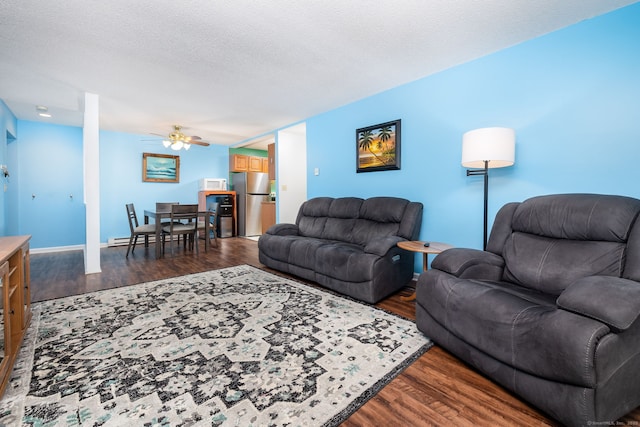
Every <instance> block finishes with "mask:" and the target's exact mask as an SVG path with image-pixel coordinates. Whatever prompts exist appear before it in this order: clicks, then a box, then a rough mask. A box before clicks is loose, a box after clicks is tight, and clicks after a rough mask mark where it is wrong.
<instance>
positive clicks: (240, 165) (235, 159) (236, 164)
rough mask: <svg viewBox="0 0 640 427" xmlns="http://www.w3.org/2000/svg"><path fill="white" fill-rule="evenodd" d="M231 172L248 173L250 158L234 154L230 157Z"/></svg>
mask: <svg viewBox="0 0 640 427" xmlns="http://www.w3.org/2000/svg"><path fill="white" fill-rule="evenodd" d="M229 170H230V171H231V172H248V171H249V156H247V155H244V154H232V155H230V156H229Z"/></svg>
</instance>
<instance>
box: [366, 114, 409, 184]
mask: <svg viewBox="0 0 640 427" xmlns="http://www.w3.org/2000/svg"><path fill="white" fill-rule="evenodd" d="M398 169H400V119H398V120H394V121H392V122H386V123H380V124H379V125H374V126H367V127H365V128H360V129H356V172H358V173H360V172H376V171H387V170H398Z"/></svg>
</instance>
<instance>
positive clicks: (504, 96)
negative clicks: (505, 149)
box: [0, 3, 640, 271]
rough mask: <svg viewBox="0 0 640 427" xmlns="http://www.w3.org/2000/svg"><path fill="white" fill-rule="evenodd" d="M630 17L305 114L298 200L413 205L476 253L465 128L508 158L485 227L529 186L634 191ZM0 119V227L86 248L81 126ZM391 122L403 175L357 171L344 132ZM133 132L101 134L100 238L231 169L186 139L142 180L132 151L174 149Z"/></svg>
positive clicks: (639, 188)
mask: <svg viewBox="0 0 640 427" xmlns="http://www.w3.org/2000/svg"><path fill="white" fill-rule="evenodd" d="M639 22H640V3H638V4H633V5H631V6H627V7H625V8H622V9H619V10H617V11H614V12H612V13H609V14H606V15H602V16H600V17H596V18H594V19H591V20H587V21H583V22H581V23H578V24H576V25H573V26H570V27H568V28H565V29H562V30H560V31H556V32H553V33H550V34H547V35H545V36H542V37H538V38H536V39H534V40H530V41H527V42H524V43H521V44H519V45H516V46H513V47H510V48H508V49H504V50H502V51H499V52H496V53H494V54H491V55H488V56H485V57H482V58H479V59H477V60H475V61H471V62H468V63H465V64H462V65H459V66H457V67H454V68H451V69H448V70H445V71H442V72H440V73H438V74H435V75H432V76H429V77H426V78H423V79H420V80H417V81H415V82H412V83H409V84H406V85H403V86H400V87H397V88H394V89H391V90H388V91H386V92H383V93H380V94H376V95H373V96H370V97H368V98H365V99H362V100H360V101H358V102H354V103H352V104H349V105H345V106H343V107H341V108H337V109H334V110H331V111H327V112H325V113H323V114H320V115H317V116H314V117H311V118H309V119H308V120H306V129H307V156H308V160H307V166H308V191H307V194H308V197H316V196H334V197H336V196H359V197H371V196H377V195H388V196H399V197H405V198H407V199H410V200H414V201H420V202H422V203H424V206H425V210H424V219H423V224H422V232H421V238H422V239H423V240H431V241H443V242H448V243H451V244H454V245H457V246H465V247H475V248H480V247H481V246H482V199H483V181H482V177H467V176H466V174H465V169H464V168H463V167H462V166H461V165H460V157H461V146H462V134H463V133H464V132H466V131H468V130H472V129H476V128H480V127H487V126H506V127H512V128H514V129H515V130H516V138H517V142H516V163H515V165H514V166H513V167H509V168H503V169H493V170H491V171H490V182H489V217H490V225H491V222H492V220H493V217H494V216H495V214H496V212H497V211H498V209H499V208H500V207H501V206H502V205H504V204H505V203H507V202H510V201H521V200H524V199H526V198H528V197H531V196H535V195H540V194H550V193H564V192H598V193H610V194H622V195H628V196H633V197H638V198H640V185H639V184H638V183H639V182H640V171H639V169H638V167H637V163H638V159H639V158H640V101H639V100H640V55H639V54H638V46H640V25H638V23H639ZM380 72H384V69H383V68H381V71H380ZM0 119H1V120H0V126H1V128H0V145H1V147H0V163H6V164H8V166H9V169H10V171H11V180H10V183H9V185H8V190H7V192H6V193H3V194H2V195H0V203H2V208H3V209H2V210H1V212H0V215H2V214H4V216H0V231H2V230H4V231H3V232H2V233H0V234H2V235H4V234H26V233H28V234H33V235H34V238H33V242H32V243H33V245H32V246H33V247H36V248H41V247H55V246H64V245H73V244H83V243H84V208H83V203H82V191H83V188H82V157H81V156H82V154H81V153H82V130H81V129H80V128H74V127H65V126H55V125H48V124H43V123H35V122H26V121H20V120H18V121H16V119H15V117H14V116H13V114H12V113H11V112H10V111H9V110H8V109H7V108H6V106H5V105H4V103H0ZM395 119H401V120H402V160H401V167H402V168H401V170H398V171H385V172H369V173H360V174H356V172H355V170H356V135H355V130H356V129H357V128H360V127H365V126H370V125H374V124H377V123H383V122H387V121H391V120H395ZM9 128H13V129H14V130H16V129H17V134H16V135H15V136H16V140H15V141H11V142H10V138H9V139H8V138H7V136H6V134H7V132H6V131H7V130H8V129H9ZM144 138H146V137H145V136H140V135H132V134H125V133H117V132H107V131H101V132H100V168H101V171H100V172H101V188H100V192H101V240H102V241H103V242H106V241H107V239H108V238H110V237H124V236H128V234H129V230H128V224H127V218H126V214H125V208H124V205H125V203H128V202H134V203H135V205H136V208H137V210H138V213H139V215H140V216H142V211H143V210H144V209H145V208H150V207H153V204H154V203H155V202H156V201H178V202H181V203H187V202H196V197H197V191H198V187H197V180H198V179H199V178H204V177H213V178H215V177H226V176H228V174H229V170H228V148H227V147H220V146H214V145H212V146H211V147H209V148H202V147H196V146H194V147H192V148H191V150H189V151H188V152H185V151H181V152H179V155H180V159H181V179H180V183H179V184H165V183H143V182H142V153H143V152H152V153H165V154H173V152H172V151H171V150H168V149H165V148H164V147H162V146H161V145H160V144H159V143H158V142H144V141H141V140H142V139H144ZM314 168H318V169H319V171H320V174H319V175H318V176H315V175H314V173H313V171H314ZM0 190H1V188H0ZM71 193H73V194H74V198H73V200H71V199H70V197H69V194H71ZM31 194H36V199H32V198H31ZM61 218H63V219H64V221H69V222H71V225H67V224H66V222H65V224H64V225H63V226H61V225H60V220H61ZM420 269H421V260H420V259H419V257H416V271H420Z"/></svg>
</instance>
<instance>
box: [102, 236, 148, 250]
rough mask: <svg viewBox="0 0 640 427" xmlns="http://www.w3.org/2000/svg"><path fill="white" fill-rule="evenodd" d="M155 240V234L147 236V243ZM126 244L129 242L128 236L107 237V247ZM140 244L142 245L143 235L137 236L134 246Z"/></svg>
mask: <svg viewBox="0 0 640 427" xmlns="http://www.w3.org/2000/svg"><path fill="white" fill-rule="evenodd" d="M155 242H156V236H149V243H155ZM128 244H129V238H128V237H109V238H108V239H107V246H108V247H113V246H127V245H128ZM140 244H143V245H144V236H138V243H137V244H136V246H137V245H140Z"/></svg>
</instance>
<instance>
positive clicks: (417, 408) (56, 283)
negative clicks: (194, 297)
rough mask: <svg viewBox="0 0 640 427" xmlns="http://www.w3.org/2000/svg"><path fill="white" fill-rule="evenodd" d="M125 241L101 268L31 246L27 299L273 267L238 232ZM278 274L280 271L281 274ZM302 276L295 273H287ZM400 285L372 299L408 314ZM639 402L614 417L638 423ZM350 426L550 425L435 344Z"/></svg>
mask: <svg viewBox="0 0 640 427" xmlns="http://www.w3.org/2000/svg"><path fill="white" fill-rule="evenodd" d="M126 250H127V248H126V247H116V248H105V249H102V250H101V266H102V272H101V273H96V274H90V275H85V274H84V264H83V253H82V252H80V251H73V252H58V253H50V254H31V288H32V300H33V301H34V302H37V301H43V300H48V299H53V298H60V297H64V296H69V295H77V294H82V293H86V292H92V291H97V290H101V289H109V288H116V287H120V286H127V285H132V284H136V283H142V282H148V281H152V280H158V279H164V278H169V277H176V276H181V275H184V274H189V273H197V272H201V271H207V270H212V269H218V268H224V267H231V266H234V265H241V264H249V265H253V266H255V267H258V268H262V269H264V270H267V271H270V272H272V273H275V274H280V275H284V274H282V273H279V272H276V271H274V270H270V269H268V268H266V267H265V266H263V265H262V264H260V262H259V261H258V249H257V243H256V242H255V241H252V240H249V239H244V238H228V239H218V247H215V245H214V247H212V248H211V249H210V251H209V252H205V251H204V247H203V245H202V242H201V246H200V253H199V254H198V255H195V254H193V253H191V252H187V253H182V252H181V251H178V252H176V255H174V256H173V257H171V256H167V257H166V258H163V259H161V260H156V259H155V258H154V247H153V245H150V247H149V248H146V249H145V248H144V246H143V245H142V244H140V245H138V246H137V248H136V250H135V253H134V254H132V255H129V258H125V253H126ZM285 276H286V275H285ZM293 279H295V280H298V281H303V280H301V279H298V278H293ZM411 291H412V290H411V289H410V288H407V289H406V290H404V291H403V292H400V293H399V294H396V295H393V296H391V297H389V298H387V299H385V300H383V301H381V302H380V303H378V304H377V306H378V307H381V308H383V309H386V310H388V311H391V312H393V313H396V314H399V315H401V316H404V317H407V318H410V319H415V306H414V302H406V301H402V300H401V299H400V296H401V295H407V294H408V293H410V292H411ZM639 421H640V408H638V409H636V410H635V411H634V412H632V413H631V414H630V415H628V416H627V417H625V418H623V419H621V420H619V422H618V424H616V425H638V422H639ZM342 425H343V426H345V427H355V426H374V425H375V426H430V425H434V426H443V425H455V426H465V425H467V426H472V425H473V426H533V425H558V424H557V423H555V422H553V421H552V420H551V419H549V418H547V417H546V416H545V415H544V414H542V413H541V412H540V411H538V410H536V409H535V408H533V407H531V406H530V405H528V404H527V403H525V402H523V401H521V400H520V399H518V398H517V397H515V396H514V395H512V394H511V393H510V392H508V391H506V390H505V389H503V388H502V387H500V386H498V385H496V384H494V383H493V382H491V381H490V380H488V379H486V378H485V377H483V376H482V375H480V374H478V373H477V372H475V371H474V370H472V369H470V368H469V367H467V366H466V365H465V364H463V363H462V362H460V361H459V360H458V359H456V358H455V357H454V356H452V355H450V354H449V353H448V352H447V351H445V350H443V349H442V348H440V347H438V346H437V345H436V346H434V347H433V348H431V349H430V350H429V351H428V352H427V353H425V354H424V355H423V356H421V357H420V358H419V359H418V360H417V361H416V362H414V363H413V364H412V365H411V366H409V367H408V368H407V369H406V370H405V371H404V372H402V373H401V374H400V375H399V376H398V377H397V378H395V379H394V380H393V381H392V382H391V383H390V384H389V385H387V386H386V387H385V388H384V389H382V391H381V392H380V393H378V394H377V395H376V396H374V397H373V398H372V399H371V400H369V401H368V402H367V403H366V404H365V405H364V406H363V407H362V408H360V409H359V410H358V411H357V412H355V413H354V414H353V415H352V416H351V417H350V418H349V419H348V420H347V421H345V422H344V423H343V424H342Z"/></svg>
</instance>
